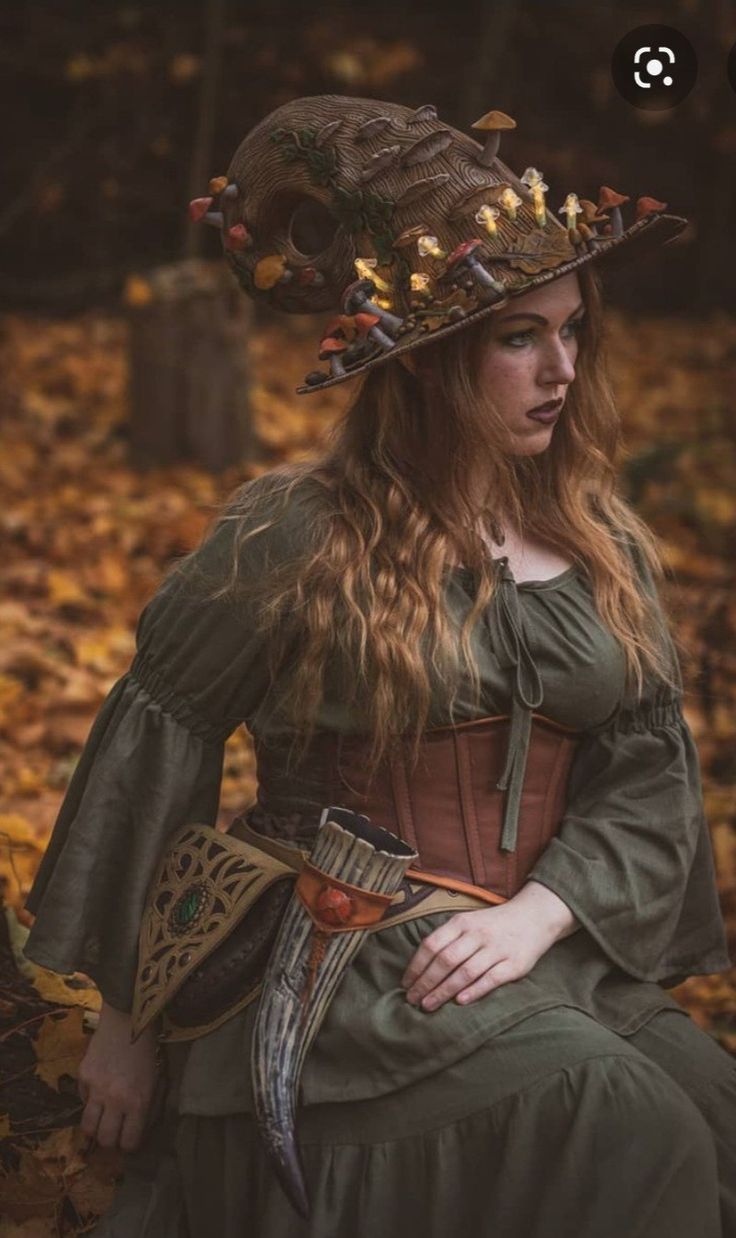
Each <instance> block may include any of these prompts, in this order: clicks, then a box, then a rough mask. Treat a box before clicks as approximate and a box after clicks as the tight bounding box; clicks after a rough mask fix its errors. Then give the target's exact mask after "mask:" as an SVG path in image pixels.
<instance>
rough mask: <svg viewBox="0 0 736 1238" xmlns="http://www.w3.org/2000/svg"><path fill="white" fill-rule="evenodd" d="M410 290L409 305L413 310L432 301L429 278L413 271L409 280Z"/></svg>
mask: <svg viewBox="0 0 736 1238" xmlns="http://www.w3.org/2000/svg"><path fill="white" fill-rule="evenodd" d="M409 287H410V289H411V296H410V304H411V306H412V308H413V309H421V308H422V306H424V305H428V304H429V302H430V301H432V300H433V296H432V289H431V288H430V278H429V276H428V275H424V274H423V273H422V272H421V271H414V272H413V273H412V275H411V276H410V278H409Z"/></svg>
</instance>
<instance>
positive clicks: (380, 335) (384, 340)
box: [368, 326, 396, 352]
mask: <svg viewBox="0 0 736 1238" xmlns="http://www.w3.org/2000/svg"><path fill="white" fill-rule="evenodd" d="M368 336H369V338H370V339H372V340H375V341H376V343H377V344H380V345H381V348H382V349H383V350H384V352H388V351H389V349H390V348H393V346H394V344H395V343H396V341H395V340H392V339H391V337H390V336H388V335H386V333H385V332H384V331H382V330H381V328H380V327H378V326H376V327H371V329H370V331H369V332H368Z"/></svg>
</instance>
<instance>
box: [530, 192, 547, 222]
mask: <svg viewBox="0 0 736 1238" xmlns="http://www.w3.org/2000/svg"><path fill="white" fill-rule="evenodd" d="M531 193H532V199H533V201H534V218H535V219H536V221H537V223H538V224H539V226H540V228H543V227H544V225H545V224H546V222H547V208H546V206H545V205H544V190H543V189H542V186H541V185H532V186H531Z"/></svg>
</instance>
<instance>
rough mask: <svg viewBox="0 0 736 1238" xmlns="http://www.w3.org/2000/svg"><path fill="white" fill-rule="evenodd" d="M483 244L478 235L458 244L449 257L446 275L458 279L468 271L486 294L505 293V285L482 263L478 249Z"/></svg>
mask: <svg viewBox="0 0 736 1238" xmlns="http://www.w3.org/2000/svg"><path fill="white" fill-rule="evenodd" d="M482 244H483V242H482V241H481V240H479V239H478V237H473V238H472V239H471V240H469V241H463V242H462V244H461V245H458V247H457V249H453V251H452V253H451V254H450V255H449V256H448V259H447V267H446V270H445V276H446V277H449V278H451V279H454V280H458V277H459V276H460V275H462V273H463V272H464V271H467V272H469V274H470V275H471V277H472V278H473V280H475V282H476V283H477V284H480V286H481V288H482V289H483V290H484V293H485V294H486V296H487V295H488V293H489V292H493V293H494V294H501V295H503V294H504V293H505V292H506V287H505V285H504V284H502V283H500V282H499V280H497V279H494V278H493V276H492V275H491V273H490V272H489V271H487V270H486V269H485V267H484V266H483V265H482V263H481V261H480V257H479V255H478V254H477V253H476V250H477V249H478V248H479V246H480V245H482ZM443 278H444V277H443ZM458 282H459V281H458Z"/></svg>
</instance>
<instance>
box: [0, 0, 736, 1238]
mask: <svg viewBox="0 0 736 1238" xmlns="http://www.w3.org/2000/svg"><path fill="white" fill-rule="evenodd" d="M649 22H662V23H666V24H669V25H672V26H675V27H676V28H677V29H678V30H680V32H681V33H682V34H684V35H685V36H686V37H687V38H688V39H689V40H690V42H691V43H692V45H693V46H694V48H695V50H696V53H697V56H698V62H699V75H698V80H697V83H696V85H695V87H694V89H693V91H692V92H691V94H690V95H689V96H688V98H687V99H686V100H685V101H684V102H683V103H682V104H680V105H679V106H678V107H676V108H674V109H672V110H671V111H664V112H645V111H640V110H637V109H636V108H634V107H632V106H631V105H629V104H627V103H625V102H624V101H623V100H622V99H621V98H620V96H619V95H618V94H617V92H616V90H615V87H614V86H613V83H612V80H611V76H610V70H609V63H610V56H611V53H612V51H613V49H614V47H615V46H616V44H617V43H618V41H619V39H620V38H621V37H622V36H623V35H624V34H626V33H627V32H628V31H629V30H631V29H633V28H634V27H636V26H638V25H641V24H644V23H649ZM0 34H1V37H0V61H1V62H2V67H3V72H2V81H1V82H0V92H1V93H0V97H1V99H2V107H0V127H2V128H3V129H4V134H3V137H4V141H3V143H2V146H3V150H4V161H5V168H4V173H5V174H4V177H3V197H2V201H0V302H1V303H2V304H1V306H0V308H1V311H2V314H1V317H0V364H1V365H2V373H3V379H4V381H3V384H2V390H1V391H0V419H1V425H2V431H1V433H2V450H1V451H0V486H2V491H3V495H4V502H3V504H2V507H1V508H0V531H1V532H0V536H1V537H2V560H1V562H2V566H1V567H0V573H1V574H2V579H3V589H2V594H1V595H0V801H1V803H0V881H1V883H2V884H1V885H0V892H1V893H2V899H3V904H4V915H3V916H0V992H1V993H2V996H0V1061H1V1062H2V1065H1V1066H0V1158H1V1159H0V1218H2V1219H0V1238H2V1236H4V1235H11V1234H12V1235H16V1236H18V1238H45V1236H46V1235H73V1234H80V1233H84V1232H86V1231H87V1230H89V1229H90V1228H91V1226H92V1224H93V1223H94V1219H95V1217H96V1216H97V1215H98V1214H99V1212H100V1211H102V1210H103V1209H104V1207H105V1206H106V1204H107V1201H108V1200H109V1198H110V1194H111V1190H112V1187H113V1183H114V1179H115V1176H116V1174H118V1173H119V1171H120V1160H119V1158H118V1157H117V1156H116V1155H114V1154H111V1153H105V1152H103V1151H101V1150H100V1149H97V1148H94V1147H93V1148H90V1147H89V1146H88V1141H86V1140H85V1139H84V1138H82V1137H81V1135H80V1133H79V1130H78V1128H77V1125H76V1123H77V1121H78V1118H79V1113H80V1105H79V1099H78V1094H77V1091H76V1084H75V1075H76V1069H77V1066H78V1063H79V1060H80V1057H81V1055H82V1053H83V1051H84V1047H85V1044H86V1042H87V1038H88V1036H89V1034H90V1031H91V1029H92V1028H93V1026H94V1021H95V1012H96V1011H97V1010H98V1008H99V999H98V995H97V993H96V991H95V990H94V988H92V987H91V986H90V985H89V984H88V983H87V982H86V981H85V979H84V978H83V977H79V976H77V977H70V978H66V979H64V978H60V977H57V976H53V975H51V974H50V973H48V972H43V971H42V970H41V969H39V968H36V967H34V966H32V965H31V964H30V963H28V962H27V961H25V960H24V959H23V956H22V954H21V948H22V944H23V940H24V936H25V933H26V932H27V925H28V923H29V922H30V920H29V917H28V915H27V913H26V912H25V911H24V910H23V902H24V898H25V895H26V894H27V891H28V889H29V887H30V884H31V881H32V879H33V874H34V872H35V870H36V867H37V865H38V862H39V859H40V856H41V854H42V853H43V848H44V846H45V844H46V841H47V839H48V835H49V832H50V830H51V828H52V826H53V823H54V820H55V816H56V813H57V811H58V807H59V804H60V802H61V799H62V797H63V794H64V791H65V788H66V787H67V785H68V782H69V778H70V776H71V773H72V770H73V769H74V766H75V763H76V761H77V759H78V757H79V754H80V751H81V749H82V746H83V744H84V741H85V739H86V736H87V734H88V731H89V728H90V726H91V723H92V720H93V718H94V716H95V713H96V711H97V709H98V708H99V706H100V704H101V702H102V700H103V699H104V697H105V695H106V694H107V692H108V691H109V690H110V688H111V687H112V685H113V684H114V682H115V681H116V680H117V678H118V677H119V676H120V675H122V674H123V673H124V671H125V670H126V668H127V665H128V663H129V661H130V659H131V657H132V655H133V652H134V641H133V633H134V628H135V623H136V619H137V616H138V614H139V612H140V610H141V609H142V607H143V605H144V604H145V602H146V600H147V599H148V598H149V597H150V596H151V594H152V593H153V592H154V590H155V588H156V586H157V584H158V582H159V580H160V577H161V574H162V572H163V570H164V568H165V567H166V566H167V564H169V563H170V561H171V560H172V558H173V557H175V556H178V555H180V554H183V553H185V552H186V551H188V550H190V549H191V548H192V547H193V546H194V545H196V543H197V542H198V540H199V539H200V537H201V535H202V533H203V531H204V529H205V527H206V525H207V524H208V522H209V521H210V519H211V517H212V514H213V513H214V511H215V510H216V507H217V505H218V503H219V502H220V501H221V500H222V499H223V498H224V497H225V496H226V495H227V494H228V493H229V492H230V491H231V490H232V489H234V488H235V487H236V486H237V485H238V484H240V483H241V482H242V481H244V480H245V479H247V478H249V477H252V476H255V475H257V474H259V473H262V472H264V471H268V470H269V469H271V468H273V467H274V466H275V465H276V464H278V463H280V462H281V461H283V460H286V459H291V458H295V457H303V456H305V455H309V454H310V453H311V452H314V451H316V450H318V448H319V445H320V442H321V439H322V436H323V434H324V433H325V431H326V430H327V428H328V427H329V426H330V425H331V424H332V422H333V420H334V418H335V416H336V415H337V414H338V413H339V411H340V410H341V409H342V408H343V407H344V404H345V401H346V399H347V398H348V397H349V394H350V387H349V385H347V386H345V387H338V388H336V389H330V390H328V391H325V392H323V393H322V394H321V395H320V396H319V397H317V396H316V395H312V396H311V397H305V398H303V397H299V396H296V395H295V394H294V388H295V387H296V386H297V385H298V384H299V383H300V382H301V381H302V380H303V376H304V375H305V374H306V373H307V371H308V370H310V369H313V368H315V365H316V364H317V346H318V342H319V338H320V328H321V327H322V326H323V325H324V318H323V316H322V315H318V316H316V317H311V316H309V317H306V316H289V317H286V316H284V317H283V319H282V318H281V317H280V316H277V315H273V314H271V313H269V312H268V311H267V310H266V309H264V308H263V307H260V306H258V307H255V308H254V307H253V306H251V305H250V304H246V298H245V297H243V296H242V295H241V294H240V293H239V292H237V293H236V294H235V295H234V293H233V290H234V288H235V285H234V282H233V281H232V277H231V276H230V275H229V273H228V272H227V270H226V268H225V266H224V263H223V260H222V257H221V251H220V238H219V235H218V233H217V232H215V231H214V230H210V229H207V228H198V229H194V228H193V227H192V226H191V225H190V223H189V221H188V214H187V204H188V202H189V200H190V198H193V197H196V196H200V195H201V194H203V193H205V192H206V189H207V181H208V179H209V177H210V176H213V175H217V174H221V173H224V171H225V170H226V168H227V165H228V162H229V160H230V157H231V155H232V152H233V151H234V149H235V147H236V146H237V144H238V143H239V142H240V140H241V139H242V137H243V136H244V135H245V133H246V132H247V131H248V130H249V129H250V128H251V126H252V125H254V124H255V123H256V122H257V121H258V120H260V119H261V118H262V117H263V116H265V115H266V114H267V113H268V112H270V111H271V110H272V109H273V108H275V107H277V106H278V105H280V104H281V103H284V102H286V101H288V100H289V99H292V98H294V97H296V96H299V95H308V94H320V93H335V94H344V95H358V96H362V97H366V96H367V97H375V98H379V99H380V98H390V99H392V100H394V101H396V102H399V103H404V104H407V105H410V106H412V107H415V106H419V105H420V104H424V103H433V104H434V105H435V106H436V107H437V109H438V112H439V116H440V118H441V119H442V120H443V121H446V122H448V123H449V124H451V125H453V126H455V127H457V128H459V129H464V130H466V131H467V132H470V125H471V124H472V123H473V122H474V121H475V120H477V119H478V118H479V117H480V116H481V115H482V114H483V113H484V112H486V111H488V110H489V109H491V108H499V109H501V110H503V111H505V112H507V113H508V114H510V115H511V116H513V117H514V118H515V119H516V121H517V125H518V128H517V129H516V131H515V132H514V133H513V134H510V135H507V136H506V137H505V139H504V143H503V150H502V152H501V153H502V158H504V160H505V161H506V162H507V163H508V164H509V165H510V166H511V167H512V168H513V169H514V170H515V171H517V172H518V173H520V172H521V171H522V170H523V169H524V168H525V167H527V166H529V165H531V166H534V167H537V168H539V169H541V170H542V171H543V173H544V178H545V180H546V182H547V183H548V184H549V186H550V193H549V195H548V203H549V205H550V207H551V208H552V209H553V210H556V209H557V207H558V206H559V205H560V204H561V203H562V201H563V200H564V197H565V195H566V194H567V193H568V192H569V191H571V190H574V191H575V192H577V193H578V194H579V195H581V196H585V197H589V198H593V199H595V198H596V197H597V193H598V189H599V186H601V185H611V186H613V187H614V188H615V189H617V190H619V191H620V192H622V193H626V194H629V195H631V196H632V200H633V199H634V198H635V197H637V196H639V195H644V194H650V195H653V196H655V197H657V198H659V199H660V200H663V201H665V202H667V203H669V207H670V210H671V211H673V212H674V213H676V214H681V215H685V216H686V217H687V218H688V219H689V220H690V221H691V222H690V225H689V227H688V229H687V231H686V232H684V233H683V234H682V235H681V237H679V238H678V239H677V241H676V242H675V243H673V244H672V245H671V246H670V247H669V248H668V250H667V252H666V254H663V255H661V256H660V257H659V258H658V259H654V260H652V261H650V262H649V263H643V264H641V265H637V266H635V267H634V268H633V269H628V270H626V271H625V272H622V273H621V274H619V275H617V276H616V277H614V278H611V279H610V280H609V281H608V283H607V290H606V295H607V301H608V307H609V309H608V314H609V344H608V348H609V356H610V363H611V371H612V377H613V382H614V387H615V390H616V393H617V397H618V401H619V405H620V409H621V414H622V418H623V422H624V427H625V433H626V451H625V453H624V455H623V456H622V459H621V470H622V477H623V479H624V485H625V487H626V489H627V491H628V493H629V495H630V497H631V499H632V501H633V502H634V503H635V504H636V506H637V508H638V510H639V511H640V512H641V514H642V515H643V516H644V518H645V519H646V520H647V521H649V523H650V524H651V525H652V527H653V528H654V529H655V530H656V532H657V533H658V534H659V535H660V537H661V538H662V539H663V542H664V546H665V551H666V560H667V566H668V580H667V583H666V586H665V589H666V595H667V596H666V600H667V603H668V605H669V607H670V610H671V613H672V615H673V618H674V622H675V627H676V630H677V635H678V639H679V642H680V645H681V647H682V649H683V672H684V676H685V681H686V698H685V702H686V713H687V717H688V721H689V722H690V724H691V726H692V728H693V731H694V734H695V737H696V739H697V742H698V747H699V752H700V756H701V763H702V769H703V780H704V790H705V807H706V814H707V818H708V822H709V825H710V830H711V837H712V840H713V846H714V852H715V856H716V863H717V870H718V883H719V891H720V895H721V900H722V905H723V909H724V914H725V915H726V918H727V923H728V926H729V934H730V940H731V950H732V953H733V951H734V945H735V944H736V709H735V705H736V643H735V640H734V638H735V636H736V596H735V594H734V588H733V563H734V557H735V556H736V497H735V496H736V421H735V420H734V407H733V397H732V391H733V388H734V384H735V383H736V298H735V296H734V275H733V273H734V270H736V240H735V239H734V238H735V237H736V178H734V175H733V167H734V156H735V155H736V93H734V91H733V90H732V89H731V87H730V86H729V83H728V79H727V76H726V60H727V56H728V52H729V50H730V48H731V46H732V45H733V43H734V42H736V5H734V3H733V2H732V0H669V2H667V3H660V4H642V3H640V2H639V0H637V2H636V3H634V2H633V0H626V2H623V3H621V2H619V3H617V4H616V5H615V6H608V5H606V6H604V5H595V4H585V3H582V0H570V2H569V3H560V2H558V0H537V2H534V0H518V2H514V0H473V2H470V0H461V2H460V3H458V4H455V5H452V6H442V9H441V10H440V9H438V11H437V13H436V14H435V13H431V12H430V11H429V9H428V7H427V6H426V5H422V4H420V3H419V0H404V3H403V4H401V5H397V4H396V3H395V0H372V3H371V5H370V6H369V7H358V6H356V5H353V4H350V5H348V4H346V5H336V4H330V3H327V4H324V5H322V6H319V7H316V6H315V7H314V8H313V10H312V12H311V13H309V14H307V12H306V9H305V7H304V6H303V5H301V4H300V3H298V2H297V0H249V3H247V4H245V3H237V2H236V0H200V2H199V3H194V2H193V0H177V3H176V4H174V3H172V2H171V0H168V2H167V3H161V2H159V3H156V4H155V5H154V4H153V3H150V4H136V3H127V4H125V3H106V2H101V0H75V3H74V4H65V3H62V2H61V0H56V2H52V0H38V2H37V3H33V4H31V3H25V4H24V3H16V4H15V5H13V6H6V7H5V9H4V11H3V13H2V15H0ZM164 362H165V364H162V363H164ZM223 367H224V371H226V372H227V374H228V376H229V379H228V384H229V385H227V387H226V389H225V390H223V387H222V384H221V382H220V380H219V378H218V379H217V381H216V368H217V372H218V373H220V370H221V369H223ZM152 376H155V381H154V378H153V377H152ZM253 792H254V778H253V761H252V752H251V745H250V740H249V737H248V735H247V733H245V732H244V731H242V730H241V732H240V733H239V734H236V735H235V736H233V737H232V739H231V740H230V741H228V745H227V752H226V765H225V776H224V781H223V789H222V801H221V824H223V825H224V824H226V823H227V822H229V820H230V819H231V817H232V816H233V815H234V814H235V813H236V812H237V811H239V810H242V808H243V807H244V806H245V805H246V804H247V803H249V802H250V801H251V799H252V798H253ZM675 995H676V997H677V998H678V1000H680V1001H681V1002H682V1003H683V1005H684V1006H686V1008H687V1009H688V1010H689V1011H690V1013H691V1015H692V1017H693V1018H694V1019H695V1020H696V1021H697V1022H698V1023H699V1025H700V1026H701V1027H703V1028H705V1029H706V1030H707V1031H709V1032H710V1033H711V1034H712V1035H713V1036H714V1037H716V1038H717V1040H718V1041H719V1043H721V1044H722V1045H723V1046H724V1047H725V1048H726V1049H727V1050H729V1051H731V1052H736V976H735V975H734V974H728V975H721V976H711V977H696V978H694V979H692V980H689V981H687V982H686V983H685V984H684V985H682V986H680V987H679V988H678V989H677V990H675Z"/></svg>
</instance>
